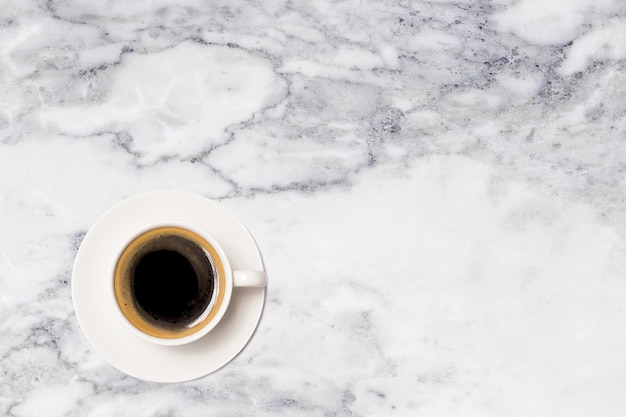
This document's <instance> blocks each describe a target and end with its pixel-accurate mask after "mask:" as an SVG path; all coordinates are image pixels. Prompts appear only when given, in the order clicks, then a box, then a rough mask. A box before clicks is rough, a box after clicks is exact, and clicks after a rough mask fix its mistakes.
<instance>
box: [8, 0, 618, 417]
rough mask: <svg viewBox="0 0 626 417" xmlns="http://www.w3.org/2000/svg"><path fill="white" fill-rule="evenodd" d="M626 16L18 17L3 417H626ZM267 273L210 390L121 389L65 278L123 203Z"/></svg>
mask: <svg viewBox="0 0 626 417" xmlns="http://www.w3.org/2000/svg"><path fill="white" fill-rule="evenodd" d="M625 45H626V3H624V2H623V1H622V0H613V1H610V0H575V1H570V0H562V1H551V2H550V1H542V0H519V1H508V0H496V1H492V2H475V1H462V0H457V1H444V0H437V1H428V2H426V1H409V0H397V1H391V0H383V1H365V2H359V1H355V0H346V1H336V2H331V1H326V0H315V1H306V2H305V1H301V2H293V1H268V2H261V1H249V2H243V1H234V2H230V1H212V2H205V1H198V0H182V1H178V2H170V1H164V0H152V1H146V0H144V1H136V2H121V1H115V2H91V1H86V0H73V1H72V0H48V1H45V2H44V1H37V2H36V1H22V0H3V2H2V5H1V7H0V175H1V181H0V358H1V359H0V415H5V416H13V417H23V416H81V417H82V416H94V417H95V416H206V415H232V416H244V415H246V416H248V415H260V416H265V415H267V416H276V415H289V416H386V415H398V416H447V415H455V416H456V415H463V416H498V417H501V416H551V417H553V416H568V417H575V416H592V415H593V416H603V417H605V416H623V415H624V413H626V395H624V393H625V392H626V215H625V214H624V213H625V212H626V162H625V161H626V145H625V144H624V140H625V139H626V99H625V98H624V97H626V63H625V60H626V46H625ZM161 188H175V189H185V190H189V191H193V192H196V193H200V194H202V195H204V196H206V197H209V198H212V199H217V200H219V201H221V203H222V204H224V205H225V206H226V207H227V208H229V209H230V210H232V211H233V213H235V214H236V215H237V216H238V217H239V218H240V219H241V220H242V221H243V222H244V223H245V224H246V225H247V226H248V228H249V229H250V230H251V231H252V233H253V234H254V235H255V237H256V238H257V241H258V243H259V246H260V248H261V250H262V252H263V254H264V257H265V263H266V266H267V269H268V270H269V272H270V287H269V292H268V297H267V304H266V308H265V313H264V316H263V319H262V321H261V323H260V326H259V328H258V331H257V334H256V336H255V337H254V338H253V340H252V341H251V343H250V344H249V345H248V346H247V348H246V349H245V350H244V351H243V352H242V353H241V354H240V355H239V356H238V357H237V358H236V359H235V360H234V361H233V362H231V363H230V364H229V365H227V366H226V367H224V368H223V369H221V370H220V371H218V372H216V373H214V374H212V375H210V376H208V377H205V378H202V379H200V380H197V381H193V382H188V383H183V384H154V383H147V382H143V381H140V380H136V379H134V378H131V377H128V376H126V375H124V374H122V373H120V372H119V371H117V370H116V369H115V368H113V367H111V366H110V365H109V364H108V363H107V362H106V361H105V360H104V358H103V357H101V356H100V355H99V354H98V353H96V352H95V351H94V350H93V348H92V347H91V346H90V345H89V343H88V342H87V340H86V339H85V337H84V336H83V334H82V333H81V331H80V329H79V327H78V324H77V321H76V318H75V315H74V313H73V311H72V302H71V297H70V277H71V268H72V262H73V259H74V256H75V253H76V250H77V247H78V245H79V244H80V241H81V238H82V236H84V234H85V232H86V231H87V230H88V229H89V227H90V226H91V225H92V224H93V223H94V222H95V220H96V219H97V217H98V216H99V215H100V214H102V213H103V212H104V211H105V210H107V209H108V208H109V207H111V206H112V205H114V204H115V203H116V202H118V201H120V200H122V199H124V198H126V197H128V196H130V195H133V194H135V193H138V192H141V191H147V190H153V189H161Z"/></svg>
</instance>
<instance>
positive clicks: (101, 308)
mask: <svg viewBox="0 0 626 417" xmlns="http://www.w3.org/2000/svg"><path fill="white" fill-rule="evenodd" d="M154 221H179V222H186V223H189V224H192V225H194V226H196V227H198V228H200V229H203V230H205V231H206V232H207V233H210V234H211V235H212V236H213V237H215V239H216V240H218V241H219V243H220V245H221V246H222V248H223V249H224V252H226V256H227V257H228V260H229V262H230V264H231V266H232V267H233V269H238V270H265V269H264V267H263V260H262V258H261V254H260V253H259V250H258V248H257V245H256V243H255V241H254V239H253V238H252V236H251V235H250V233H249V232H248V231H247V230H246V228H245V227H244V226H243V225H242V224H241V223H240V222H239V220H237V218H235V217H234V216H233V215H232V214H231V213H230V212H228V211H227V210H226V209H224V208H223V207H221V206H220V205H218V204H217V203H214V202H212V201H210V200H208V199H206V198H204V197H201V196H199V195H196V194H192V193H188V192H184V191H155V192H149V193H144V194H138V195H136V196H134V197H131V198H129V199H127V200H124V201H122V202H121V203H119V204H117V205H115V206H114V207H113V208H111V209H110V210H109V211H107V212H106V213H105V214H104V215H103V216H102V217H101V218H100V219H98V221H97V222H96V223H95V224H94V225H93V227H92V228H91V229H90V230H89V232H88V233H87V235H86V236H85V238H84V239H83V242H82V244H81V246H80V249H79V251H78V254H77V255H76V261H75V262H74V270H73V274H72V300H73V303H74V311H75V312H76V318H77V319H78V322H79V324H80V327H81V328H82V330H83V332H84V334H85V336H86V337H87V339H88V340H89V341H90V342H91V344H92V345H93V347H94V348H95V349H96V350H97V351H98V352H99V353H100V354H102V355H103V356H104V357H105V358H106V359H107V360H108V361H109V362H110V363H111V364H112V365H113V366H114V367H116V368H117V369H119V370H120V371H122V372H124V373H126V374H128V375H131V376H133V377H135V378H139V379H143V380H146V381H153V382H183V381H189V380H192V379H196V378H200V377H202V376H205V375H208V374H210V373H211V372H214V371H216V370H217V369H219V368H221V367H222V366H224V365H226V364H227V363H228V362H230V361H231V360H232V359H233V358H234V357H235V356H237V354H239V352H241V350H242V349H243V348H244V347H245V346H246V344H247V343H248V341H249V340H250V338H251V337H252V335H253V334H254V331H255V329H256V327H257V324H258V323H259V320H260V318H261V313H262V311H263V305H264V303H265V288H251V287H247V288H241V287H237V288H235V289H234V291H233V294H232V298H231V302H230V304H229V306H228V310H227V312H226V314H225V315H224V317H223V318H222V320H221V321H220V322H219V324H218V325H217V326H216V327H215V328H214V329H213V330H211V332H209V333H208V334H207V335H206V336H204V337H202V338H200V339H198V340H196V341H195V342H191V343H188V344H185V345H180V346H162V345H157V344H153V343H150V342H148V341H145V340H143V339H142V338H140V337H138V336H136V335H135V334H133V333H132V332H131V331H130V330H129V329H128V328H127V327H126V326H125V325H124V323H123V322H122V321H121V320H120V319H119V318H118V317H117V315H116V314H115V310H114V308H113V303H112V302H111V300H110V299H109V298H108V297H107V294H109V292H110V285H111V284H110V278H109V277H108V276H107V272H108V271H109V264H110V263H111V262H112V259H113V257H114V256H115V253H116V250H117V249H119V245H120V242H121V241H123V240H124V238H125V236H126V234H127V232H128V230H132V229H135V228H137V227H138V226H141V225H142V224H144V223H149V222H154Z"/></svg>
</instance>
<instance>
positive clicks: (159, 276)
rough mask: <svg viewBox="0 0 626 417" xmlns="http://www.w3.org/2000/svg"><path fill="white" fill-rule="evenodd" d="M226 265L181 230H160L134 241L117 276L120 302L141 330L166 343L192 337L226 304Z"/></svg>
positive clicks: (120, 262)
mask: <svg viewBox="0 0 626 417" xmlns="http://www.w3.org/2000/svg"><path fill="white" fill-rule="evenodd" d="M225 279H226V278H225V272H224V266H223V264H222V262H221V260H220V258H219V256H218V254H217V252H216V250H215V249H214V248H213V246H212V245H211V244H210V243H209V242H207V241H206V240H205V239H204V238H202V237H201V236H199V235H198V234H196V233H194V232H192V231H190V230H187V229H184V228H181V227H173V226H172V227H158V228H155V229H151V230H148V231H146V232H144V233H142V234H140V235H139V236H137V237H136V238H135V239H133V240H132V241H131V242H130V243H129V244H128V245H127V246H126V248H124V250H123V251H122V253H121V255H120V256H119V258H118V261H117V265H116V267H115V272H114V277H113V289H114V293H115V299H116V301H117V304H118V306H119V308H120V310H121V312H122V314H123V315H124V316H125V317H126V319H127V320H128V321H129V322H130V323H131V324H132V325H133V326H135V327H136V328H137V329H138V330H140V331H141V332H143V333H145V334H147V335H150V336H154V337H158V338H163V339H175V338H181V337H185V336H188V335H191V334H193V333H195V332H197V331H198V330H200V329H201V328H203V327H204V326H206V325H207V324H208V323H210V322H211V320H212V319H213V318H214V317H215V315H216V314H217V312H218V311H219V309H220V306H221V304H222V302H223V300H224V291H223V289H224V288H225V287H226V282H225Z"/></svg>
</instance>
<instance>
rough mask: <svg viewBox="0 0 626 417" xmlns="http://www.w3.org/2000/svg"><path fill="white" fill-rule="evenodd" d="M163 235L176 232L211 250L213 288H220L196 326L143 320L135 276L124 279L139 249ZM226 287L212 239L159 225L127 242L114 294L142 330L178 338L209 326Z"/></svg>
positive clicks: (130, 318) (127, 316) (221, 266)
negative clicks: (169, 326) (176, 326)
mask: <svg viewBox="0 0 626 417" xmlns="http://www.w3.org/2000/svg"><path fill="white" fill-rule="evenodd" d="M164 235H167V236H171V235H176V236H180V237H183V238H185V239H187V240H190V241H192V242H193V243H195V244H196V245H198V246H200V247H202V248H203V249H205V250H206V251H207V252H208V253H209V254H210V256H211V260H212V263H213V265H214V266H215V271H216V273H217V275H218V284H217V288H215V289H214V290H213V291H217V299H216V300H215V303H214V304H213V307H212V308H211V311H210V312H209V314H208V315H207V317H206V318H205V319H204V320H202V321H201V322H200V323H198V324H196V325H195V326H192V327H189V328H186V329H180V330H176V331H172V330H168V329H164V328H162V327H158V326H155V325H154V324H152V323H150V322H147V321H146V320H144V318H143V317H141V315H140V313H139V312H138V311H137V307H136V305H135V301H134V300H133V297H132V294H133V292H132V280H131V279H126V280H125V279H124V275H126V276H128V275H129V274H124V271H129V269H130V267H131V265H130V264H131V263H132V261H133V258H134V255H135V254H136V253H138V252H140V251H141V249H142V247H144V246H145V245H146V244H148V243H149V242H150V241H152V240H153V239H155V238H158V237H161V236H164ZM225 288H226V277H225V272H224V265H223V264H222V262H221V260H220V257H219V256H218V254H217V252H216V251H215V249H214V248H213V246H211V244H210V243H209V242H207V241H206V240H204V239H203V238H202V237H200V236H198V235H197V234H195V233H193V232H191V231H189V230H186V229H183V228H180V227H160V228H157V229H153V230H149V231H147V232H145V233H143V234H141V235H139V236H138V237H137V238H135V240H133V241H132V242H131V243H130V244H129V245H128V246H126V248H125V249H124V251H123V252H122V254H121V255H120V258H119V260H118V262H117V266H116V268H115V275H114V278H113V289H114V291H115V298H116V300H117V304H118V306H119V307H120V310H122V313H123V314H124V316H126V318H127V319H128V321H130V322H131V323H132V324H133V325H134V326H135V327H136V328H137V329H139V330H140V331H142V332H143V333H146V334H148V335H150V336H154V337H158V338H161V339H178V338H181V337H185V336H189V335H191V334H194V333H195V332H197V331H199V330H200V329H202V328H203V327H204V326H206V325H207V324H208V323H209V322H211V320H213V318H214V317H215V315H216V314H217V312H218V311H219V309H220V306H221V305H222V303H223V301H224V289H225Z"/></svg>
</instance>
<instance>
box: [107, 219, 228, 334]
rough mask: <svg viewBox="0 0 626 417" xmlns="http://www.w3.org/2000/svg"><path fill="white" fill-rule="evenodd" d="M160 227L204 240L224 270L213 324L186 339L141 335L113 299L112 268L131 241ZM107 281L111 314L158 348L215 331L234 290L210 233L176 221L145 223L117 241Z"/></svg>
mask: <svg viewBox="0 0 626 417" xmlns="http://www.w3.org/2000/svg"><path fill="white" fill-rule="evenodd" d="M163 227H178V228H181V229H186V230H188V231H190V232H193V233H196V234H197V235H199V236H200V237H202V238H203V239H205V240H206V241H207V242H208V243H209V244H210V245H211V246H213V249H215V252H217V255H218V256H219V258H220V261H221V262H222V266H223V268H224V281H225V286H224V299H223V301H222V303H221V305H220V307H219V309H218V311H217V313H216V314H215V316H214V317H213V320H211V321H209V322H208V323H206V324H205V325H204V326H203V327H201V328H200V329H198V330H197V331H196V332H194V333H192V334H189V335H186V336H182V337H174V338H162V337H157V336H153V335H149V334H147V333H144V332H142V331H141V330H139V329H138V328H137V327H135V325H134V324H132V323H131V322H130V321H129V320H128V318H127V317H126V316H125V315H124V313H123V312H122V310H121V308H120V306H119V305H118V303H117V298H116V296H115V287H114V285H113V279H114V276H115V268H116V266H117V263H118V261H119V258H120V256H121V255H122V253H123V252H124V250H125V249H126V247H127V246H128V245H129V244H130V243H131V242H132V241H133V240H134V239H136V238H137V237H139V236H140V235H142V234H143V233H146V232H148V231H150V230H154V229H158V228H163ZM107 277H108V280H109V285H108V287H109V298H110V304H112V307H113V310H114V311H115V314H116V316H117V317H118V319H120V320H121V321H122V322H123V323H124V325H125V326H126V327H127V328H128V329H129V330H130V331H131V332H133V333H134V334H135V335H137V336H139V337H140V338H142V339H144V340H146V341H148V342H151V343H154V344H158V345H163V346H178V345H184V344H187V343H191V342H194V341H196V340H198V339H200V338H202V337H203V336H205V335H206V334H207V333H209V332H210V331H211V330H212V329H213V328H215V326H217V325H218V323H219V322H220V321H221V319H222V318H223V317H224V314H225V313H226V310H227V308H228V305H229V304H230V299H231V295H232V291H233V286H234V283H233V272H232V268H231V265H230V262H229V261H228V257H227V256H226V253H225V252H224V249H223V248H222V247H221V245H220V244H219V243H218V242H217V241H216V240H215V239H214V238H213V237H212V236H211V235H210V234H209V233H207V232H206V231H205V230H203V229H202V228H200V227H197V226H195V225H193V224H190V223H187V222H181V221H179V220H159V221H154V222H150V223H144V224H143V225H141V226H138V227H136V228H134V229H133V231H132V232H129V233H128V234H127V235H125V237H124V238H123V239H120V242H119V244H118V248H117V249H116V250H115V254H114V256H113V257H112V260H111V262H110V265H109V270H108V274H107Z"/></svg>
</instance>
